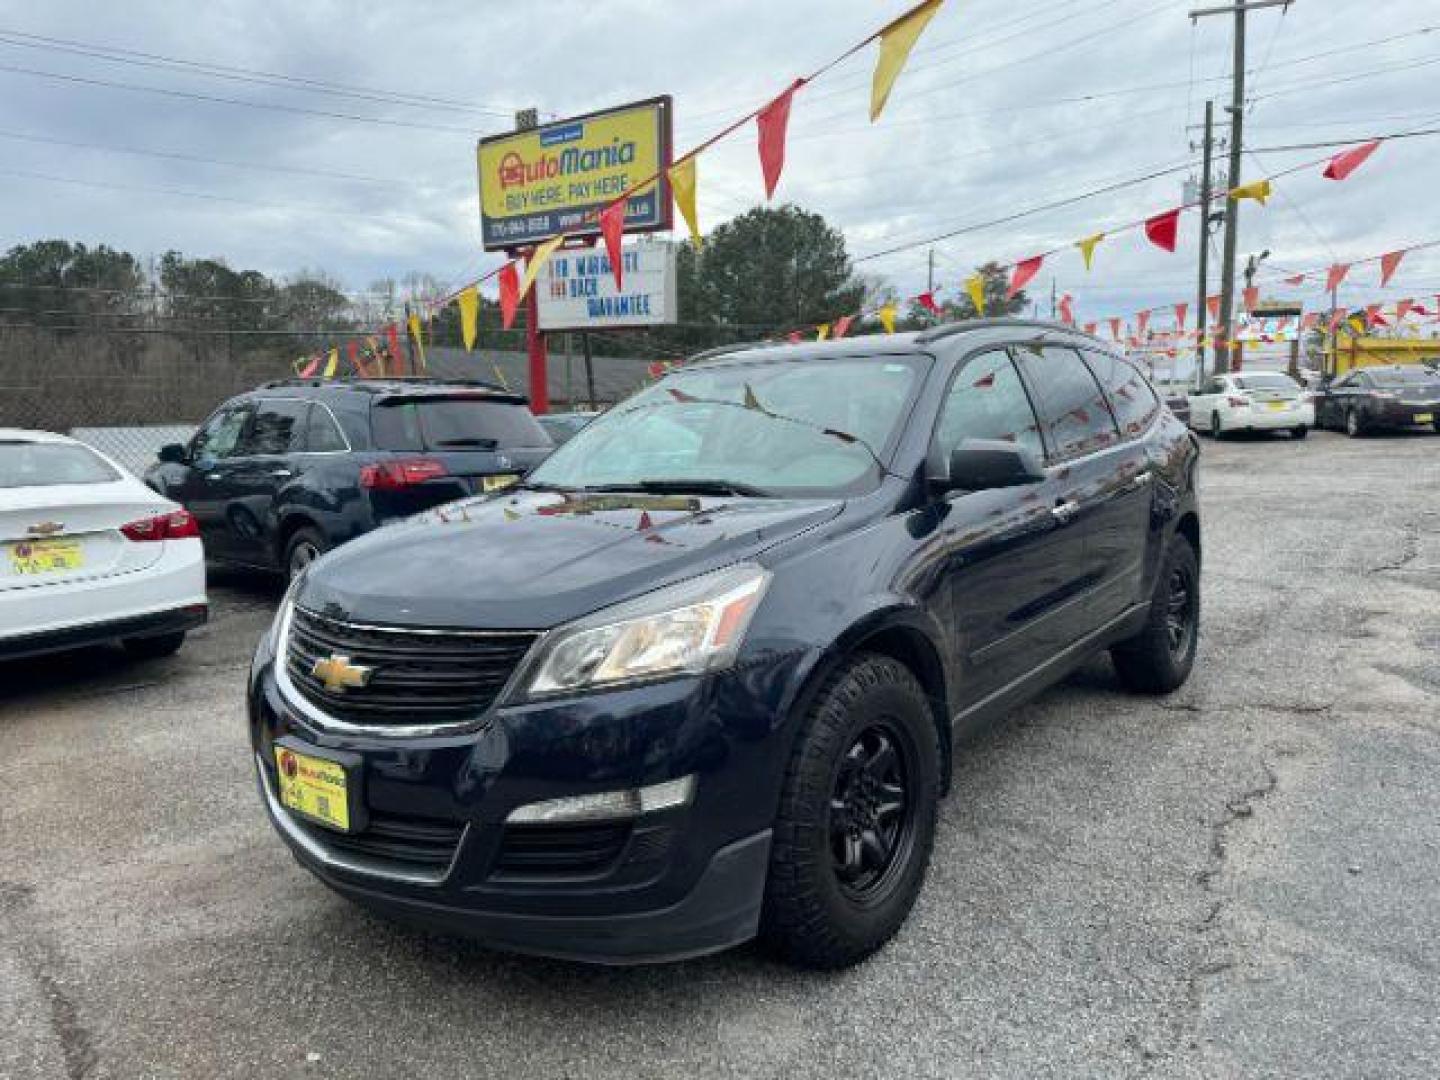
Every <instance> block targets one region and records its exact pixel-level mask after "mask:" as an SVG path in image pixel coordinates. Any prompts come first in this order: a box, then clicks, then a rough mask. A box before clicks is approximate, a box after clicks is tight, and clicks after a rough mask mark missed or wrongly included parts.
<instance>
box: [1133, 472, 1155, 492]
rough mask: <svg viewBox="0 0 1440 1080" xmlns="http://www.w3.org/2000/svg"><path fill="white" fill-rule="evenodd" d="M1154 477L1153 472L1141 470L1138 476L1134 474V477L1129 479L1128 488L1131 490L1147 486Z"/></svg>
mask: <svg viewBox="0 0 1440 1080" xmlns="http://www.w3.org/2000/svg"><path fill="white" fill-rule="evenodd" d="M1154 479H1155V474H1154V473H1152V472H1142V473H1140V474H1139V475H1138V476H1136V477H1135V479H1133V480H1131V481H1130V490H1131V491H1139V490H1140V489H1141V488H1144V487H1147V486H1149V484H1150V482H1151V481H1152V480H1154Z"/></svg>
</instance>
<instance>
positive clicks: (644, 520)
mask: <svg viewBox="0 0 1440 1080" xmlns="http://www.w3.org/2000/svg"><path fill="white" fill-rule="evenodd" d="M654 527H655V525H654V523H653V522H652V521H651V520H650V511H649V510H641V511H640V520H639V521H638V522H636V523H635V529H636V531H637V532H646V531H647V530H649V529H653V528H654Z"/></svg>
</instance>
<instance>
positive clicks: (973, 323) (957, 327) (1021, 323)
mask: <svg viewBox="0 0 1440 1080" xmlns="http://www.w3.org/2000/svg"><path fill="white" fill-rule="evenodd" d="M997 326H1010V327H1017V328H1022V329H1033V330H1059V331H1062V332H1063V333H1066V334H1075V335H1077V336H1079V337H1087V336H1089V335H1087V334H1085V332H1084V331H1082V330H1077V329H1076V328H1075V327H1073V326H1066V325H1065V324H1064V323H1057V322H1051V321H1049V320H1046V319H1008V318H1001V319H962V320H961V321H959V322H953V323H945V324H944V325H942V326H932V327H931V328H930V329H929V330H922V331H921V332H920V333H919V334H917V335H916V336H915V341H916V343H917V344H921V345H927V344H929V343H930V342H932V341H941V340H943V339H945V338H948V337H954V336H955V335H956V334H963V333H966V332H968V331H971V330H988V329H990V328H992V327H997ZM1097 340H1098V339H1097Z"/></svg>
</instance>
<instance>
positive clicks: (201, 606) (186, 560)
mask: <svg viewBox="0 0 1440 1080" xmlns="http://www.w3.org/2000/svg"><path fill="white" fill-rule="evenodd" d="M206 612H207V607H206V599H205V553H204V550H203V549H202V547H201V544H200V532H199V530H198V529H197V528H196V526H195V519H194V518H193V517H191V516H190V513H189V511H187V510H185V509H183V508H182V507H180V506H177V505H176V504H175V503H173V502H171V501H170V500H169V499H166V498H163V497H162V496H160V495H157V494H156V493H155V492H153V491H151V490H150V489H149V488H147V487H146V486H145V485H144V484H142V483H141V482H140V481H139V480H137V479H135V477H133V476H131V475H130V474H129V473H127V472H126V471H125V470H124V469H122V468H121V467H120V466H119V465H116V464H115V463H114V462H113V461H111V460H110V459H109V458H107V457H105V456H104V455H103V454H100V453H97V452H96V451H95V450H92V449H91V448H90V447H88V446H86V445H85V444H83V443H80V442H76V441H75V440H74V439H69V438H66V437H65V436H63V435H51V434H49V433H47V432H43V431H16V430H12V429H5V428H0V660H4V659H10V658H12V657H17V656H31V655H34V654H36V653H43V652H52V651H55V650H58V649H67V648H71V647H73V646H78V645H90V644H95V643H97V642H106V641H118V642H120V644H121V645H123V646H124V648H125V650H126V651H127V652H129V653H130V654H132V655H134V656H137V657H155V656H168V655H169V654H171V653H173V652H175V650H177V649H178V648H180V645H181V643H182V642H183V641H184V640H185V633H186V631H187V630H190V629H191V628H192V627H196V626H199V625H200V624H201V623H203V622H204V621H205V618H206Z"/></svg>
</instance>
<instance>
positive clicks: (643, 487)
mask: <svg viewBox="0 0 1440 1080" xmlns="http://www.w3.org/2000/svg"><path fill="white" fill-rule="evenodd" d="M578 490H580V491H609V492H615V491H644V492H647V493H651V494H655V495H738V496H741V497H743V498H751V499H767V498H770V497H771V493H770V492H769V491H767V490H766V489H765V488H762V487H756V486H755V485H754V484H745V483H741V482H740V481H738V480H711V479H708V478H701V479H698V480H683V479H678V478H677V479H674V480H626V481H623V482H616V483H610V484H596V485H594V486H593V487H585V488H580V489H578Z"/></svg>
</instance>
